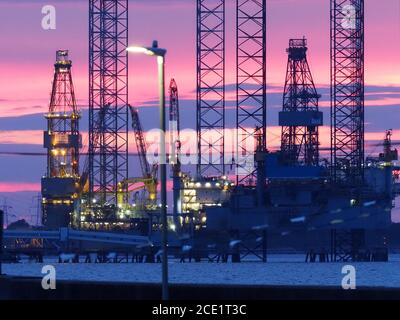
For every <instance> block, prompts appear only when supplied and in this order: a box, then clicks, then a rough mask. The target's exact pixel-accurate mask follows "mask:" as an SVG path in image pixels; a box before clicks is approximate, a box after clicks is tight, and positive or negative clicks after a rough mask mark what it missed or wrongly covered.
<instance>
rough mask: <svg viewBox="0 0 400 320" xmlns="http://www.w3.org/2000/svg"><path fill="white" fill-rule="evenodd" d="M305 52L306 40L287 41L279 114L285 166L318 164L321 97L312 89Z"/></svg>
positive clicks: (321, 120)
mask: <svg viewBox="0 0 400 320" xmlns="http://www.w3.org/2000/svg"><path fill="white" fill-rule="evenodd" d="M307 50H308V48H307V40H306V39H305V38H303V39H291V40H289V48H288V49H287V53H288V64H287V72H286V81H285V89H284V93H283V110H282V112H280V113H279V125H280V126H282V139H281V152H282V160H283V161H284V162H285V163H287V164H288V165H296V164H300V165H306V166H317V165H318V164H319V139H318V138H319V137H318V127H319V126H321V125H322V124H323V115H322V112H320V111H319V109H318V101H319V98H320V97H321V96H320V95H319V94H318V93H317V90H316V89H315V85H314V81H313V77H312V74H311V71H310V67H309V65H308V61H307Z"/></svg>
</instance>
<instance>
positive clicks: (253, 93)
mask: <svg viewBox="0 0 400 320" xmlns="http://www.w3.org/2000/svg"><path fill="white" fill-rule="evenodd" d="M236 14H237V16H236V19H237V32H236V39H237V48H236V52H237V73H236V76H237V87H236V94H237V110H236V127H237V157H236V161H237V164H236V165H237V172H236V176H237V184H242V185H254V184H255V183H256V169H255V164H254V153H255V150H256V136H257V134H261V137H262V140H263V141H262V144H263V145H264V146H265V144H266V0H237V1H236Z"/></svg>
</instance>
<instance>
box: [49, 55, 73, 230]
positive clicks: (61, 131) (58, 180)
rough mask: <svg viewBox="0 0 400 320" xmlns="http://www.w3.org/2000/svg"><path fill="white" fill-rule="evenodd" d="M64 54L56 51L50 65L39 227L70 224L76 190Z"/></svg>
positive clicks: (68, 77)
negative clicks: (40, 223)
mask: <svg viewBox="0 0 400 320" xmlns="http://www.w3.org/2000/svg"><path fill="white" fill-rule="evenodd" d="M71 68H72V61H71V60H69V58H68V51H66V50H59V51H57V54H56V63H55V65H54V79H53V88H52V92H51V99H50V106H49V112H48V113H47V114H46V115H45V118H46V120H47V131H45V132H44V147H45V148H46V149H47V172H46V175H45V177H43V178H42V198H43V199H42V201H43V203H42V208H43V219H42V220H43V224H44V226H46V227H47V228H58V227H67V226H69V224H70V223H71V222H72V221H71V217H72V214H73V212H74V208H75V204H76V199H77V197H78V189H79V148H80V147H81V135H80V133H79V119H80V114H79V112H78V109H77V106H76V99H75V93H74V85H73V82H72V75H71Z"/></svg>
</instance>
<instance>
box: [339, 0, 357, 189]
mask: <svg viewBox="0 0 400 320" xmlns="http://www.w3.org/2000/svg"><path fill="white" fill-rule="evenodd" d="M331 61H332V62H331V63H332V65H331V90H332V91H331V121H332V122H331V128H332V129H331V130H332V135H331V136H332V142H331V143H332V159H331V161H332V177H333V179H334V181H336V182H342V183H343V182H344V183H347V184H350V185H358V184H360V183H361V182H362V181H363V176H364V174H363V172H364V1H363V0H331Z"/></svg>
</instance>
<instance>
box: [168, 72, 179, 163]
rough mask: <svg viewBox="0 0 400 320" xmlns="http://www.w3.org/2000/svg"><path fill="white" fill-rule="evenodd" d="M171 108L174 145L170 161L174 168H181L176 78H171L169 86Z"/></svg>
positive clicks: (171, 137)
mask: <svg viewBox="0 0 400 320" xmlns="http://www.w3.org/2000/svg"><path fill="white" fill-rule="evenodd" d="M169 95H170V108H169V132H170V143H171V146H172V150H171V157H170V163H171V164H172V166H173V169H174V170H180V156H181V141H180V123H179V122H180V120H179V96H178V86H177V84H176V81H175V79H172V80H171V83H170V86H169Z"/></svg>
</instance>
